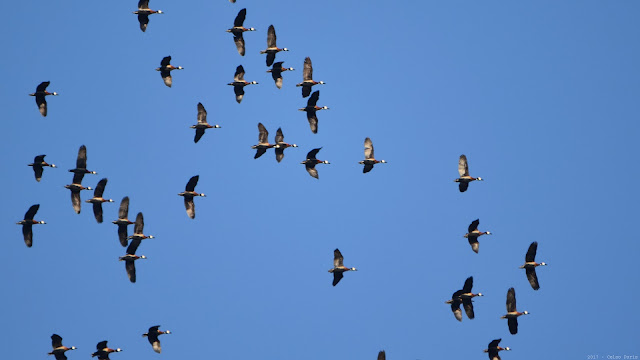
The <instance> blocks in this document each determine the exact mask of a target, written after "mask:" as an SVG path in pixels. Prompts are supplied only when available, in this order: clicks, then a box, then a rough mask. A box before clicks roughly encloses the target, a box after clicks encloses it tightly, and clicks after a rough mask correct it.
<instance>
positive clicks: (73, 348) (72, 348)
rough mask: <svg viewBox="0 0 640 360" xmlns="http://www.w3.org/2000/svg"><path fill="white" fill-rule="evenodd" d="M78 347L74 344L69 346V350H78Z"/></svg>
mask: <svg viewBox="0 0 640 360" xmlns="http://www.w3.org/2000/svg"><path fill="white" fill-rule="evenodd" d="M76 349H77V347H75V346H72V347H70V348H69V350H76Z"/></svg>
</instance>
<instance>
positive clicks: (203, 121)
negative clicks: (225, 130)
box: [191, 103, 220, 143]
mask: <svg viewBox="0 0 640 360" xmlns="http://www.w3.org/2000/svg"><path fill="white" fill-rule="evenodd" d="M191 128H192V129H196V136H195V137H194V138H193V142H194V143H197V142H198V140H200V138H201V137H202V135H204V131H205V130H207V129H219V128H220V125H209V123H208V122H207V110H205V109H204V106H203V105H202V103H198V124H196V125H191Z"/></svg>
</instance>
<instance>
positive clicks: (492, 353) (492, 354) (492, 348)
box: [484, 339, 511, 360]
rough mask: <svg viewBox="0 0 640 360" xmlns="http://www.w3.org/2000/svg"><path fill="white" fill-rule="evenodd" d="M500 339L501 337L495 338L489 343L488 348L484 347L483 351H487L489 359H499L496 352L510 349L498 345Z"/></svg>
mask: <svg viewBox="0 0 640 360" xmlns="http://www.w3.org/2000/svg"><path fill="white" fill-rule="evenodd" d="M500 341H502V339H495V340H493V341H492V342H490V343H489V348H488V349H484V352H486V353H489V360H500V355H498V352H500V351H502V350H505V351H509V350H511V349H509V347H508V346H507V347H505V348H503V347H500V346H498V344H500Z"/></svg>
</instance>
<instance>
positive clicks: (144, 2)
mask: <svg viewBox="0 0 640 360" xmlns="http://www.w3.org/2000/svg"><path fill="white" fill-rule="evenodd" d="M133 13H134V14H137V15H138V22H139V23H140V30H142V32H145V31H147V24H148V23H149V15H151V14H164V13H163V12H162V10H151V9H149V0H140V1H138V11H134V12H133Z"/></svg>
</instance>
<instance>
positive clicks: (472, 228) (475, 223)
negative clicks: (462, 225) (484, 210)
mask: <svg viewBox="0 0 640 360" xmlns="http://www.w3.org/2000/svg"><path fill="white" fill-rule="evenodd" d="M478 225H480V219H475V220H473V221H472V222H471V224H469V228H468V230H469V231H468V233H469V234H471V233H472V232H474V231H476V230H478Z"/></svg>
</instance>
